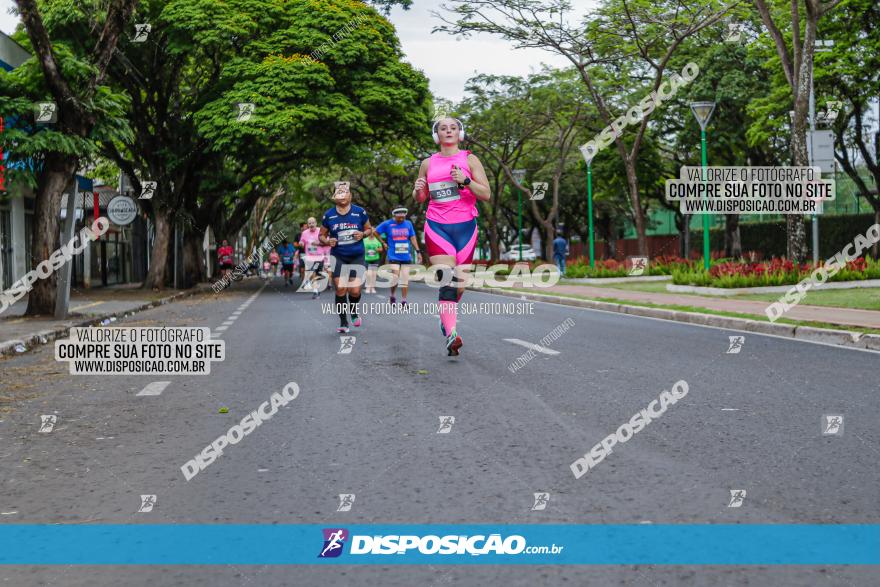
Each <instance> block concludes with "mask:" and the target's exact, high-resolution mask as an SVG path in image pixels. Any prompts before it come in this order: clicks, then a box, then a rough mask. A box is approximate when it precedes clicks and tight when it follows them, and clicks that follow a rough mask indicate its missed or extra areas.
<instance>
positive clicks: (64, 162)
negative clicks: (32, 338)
mask: <svg viewBox="0 0 880 587" xmlns="http://www.w3.org/2000/svg"><path fill="white" fill-rule="evenodd" d="M76 164H77V157H75V156H69V155H62V154H60V153H52V152H50V153H47V154H46V158H45V160H44V161H43V171H42V173H40V178H39V180H38V183H37V194H36V196H37V197H36V203H35V205H34V225H33V235H32V236H31V259H30V266H31V268H32V269H34V268H36V266H37V265H39V264H40V263H41V262H43V261H45V260H46V259H48V258H49V255H51V254H52V253H53V252H54V251H55V250H56V249H57V248H58V241H59V232H58V219H59V218H58V217H59V216H60V213H61V194H62V193H64V190H65V188H66V187H67V186H68V185H70V182H71V181H72V180H75V177H74V174H75V172H76ZM73 192H74V194H73V195H71V197H73V196H74V195H75V194H76V186H75V185H74V189H73ZM71 262H72V261H71ZM55 275H56V274H55V273H54V272H53V273H52V275H50V276H49V277H48V278H46V279H38V280H37V281H35V282H34V284H33V289H32V290H31V291H30V293H29V294H28V305H27V310H25V315H27V316H36V315H40V314H54V312H55V297H56V293H57V290H56V283H57V281H56V277H55Z"/></svg>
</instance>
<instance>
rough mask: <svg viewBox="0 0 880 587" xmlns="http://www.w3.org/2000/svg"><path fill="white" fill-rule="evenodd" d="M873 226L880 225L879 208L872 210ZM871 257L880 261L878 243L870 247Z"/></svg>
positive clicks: (879, 246) (879, 244) (879, 245)
mask: <svg viewBox="0 0 880 587" xmlns="http://www.w3.org/2000/svg"><path fill="white" fill-rule="evenodd" d="M874 224H880V206H878V207H876V208H874ZM871 256H872V257H874V259H880V243H874V246H873V247H871Z"/></svg>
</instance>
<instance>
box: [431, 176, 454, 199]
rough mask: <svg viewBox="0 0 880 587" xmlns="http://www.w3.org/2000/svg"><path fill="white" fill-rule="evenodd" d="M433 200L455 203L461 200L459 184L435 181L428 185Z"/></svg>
mask: <svg viewBox="0 0 880 587" xmlns="http://www.w3.org/2000/svg"><path fill="white" fill-rule="evenodd" d="M428 191H429V192H430V194H431V199H432V200H434V201H435V202H454V201H455V200H460V199H461V194H460V193H459V192H458V184H457V183H455V182H454V181H435V182H434V183H429V184H428Z"/></svg>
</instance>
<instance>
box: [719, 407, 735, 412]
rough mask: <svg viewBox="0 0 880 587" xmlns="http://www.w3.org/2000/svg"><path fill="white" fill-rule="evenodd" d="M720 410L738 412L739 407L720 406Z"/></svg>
mask: <svg viewBox="0 0 880 587" xmlns="http://www.w3.org/2000/svg"><path fill="white" fill-rule="evenodd" d="M721 411H722V412H738V411H739V408H721Z"/></svg>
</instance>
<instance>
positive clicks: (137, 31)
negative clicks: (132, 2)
mask: <svg viewBox="0 0 880 587" xmlns="http://www.w3.org/2000/svg"><path fill="white" fill-rule="evenodd" d="M151 30H153V26H152V25H150V24H147V23H143V24H136V25H134V36H133V37H132V38H131V42H132V43H143V42H144V41H146V40H147V37H148V36H149V35H150V31H151Z"/></svg>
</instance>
